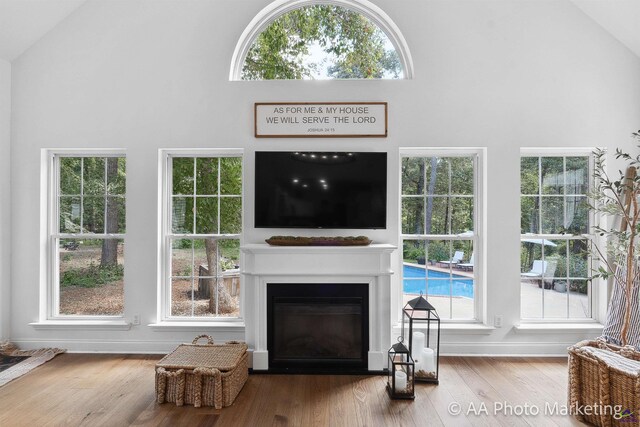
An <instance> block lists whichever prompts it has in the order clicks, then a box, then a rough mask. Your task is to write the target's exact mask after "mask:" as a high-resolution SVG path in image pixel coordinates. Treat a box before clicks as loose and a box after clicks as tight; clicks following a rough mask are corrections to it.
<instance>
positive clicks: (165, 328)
mask: <svg viewBox="0 0 640 427" xmlns="http://www.w3.org/2000/svg"><path fill="white" fill-rule="evenodd" d="M147 326H149V328H150V329H151V330H153V331H156V332H160V331H162V332H174V331H175V332H181V331H194V332H207V331H216V332H244V322H243V321H237V322H229V321H227V322H171V321H168V322H158V323H151V324H149V325H147Z"/></svg>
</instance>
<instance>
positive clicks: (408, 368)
mask: <svg viewBox="0 0 640 427" xmlns="http://www.w3.org/2000/svg"><path fill="white" fill-rule="evenodd" d="M387 368H388V370H389V377H388V378H387V392H388V393H389V396H390V397H391V398H392V399H415V397H416V396H415V393H414V383H415V379H414V372H415V370H414V364H413V359H411V354H410V353H409V349H408V348H407V347H406V346H405V345H404V343H403V342H402V337H398V342H397V343H396V344H394V345H392V346H391V348H390V349H389V360H388V366H387Z"/></svg>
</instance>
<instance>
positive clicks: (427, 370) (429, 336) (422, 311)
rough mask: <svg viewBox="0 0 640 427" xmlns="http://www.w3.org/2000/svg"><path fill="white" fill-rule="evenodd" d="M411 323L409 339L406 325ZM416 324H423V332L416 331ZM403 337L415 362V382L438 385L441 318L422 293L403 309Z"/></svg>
mask: <svg viewBox="0 0 640 427" xmlns="http://www.w3.org/2000/svg"><path fill="white" fill-rule="evenodd" d="M407 320H408V323H409V333H408V337H407V336H406V335H405V323H407ZM414 322H418V323H423V324H425V326H426V329H425V331H424V333H423V332H419V331H414ZM402 337H403V339H404V340H407V341H408V342H409V353H411V358H412V359H413V361H414V362H415V380H416V381H423V382H429V383H435V384H438V370H439V367H440V316H438V313H436V309H435V308H434V307H433V306H432V305H431V304H430V303H429V301H427V300H426V299H425V298H424V297H423V296H422V292H420V296H419V297H417V298H414V299H412V300H411V301H409V302H408V303H407V304H406V305H405V306H404V308H403V309H402Z"/></svg>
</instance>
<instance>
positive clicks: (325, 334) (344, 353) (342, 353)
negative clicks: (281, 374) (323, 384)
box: [267, 283, 369, 371]
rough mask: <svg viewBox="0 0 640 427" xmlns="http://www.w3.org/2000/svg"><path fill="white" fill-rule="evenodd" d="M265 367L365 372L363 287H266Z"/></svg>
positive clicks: (365, 287) (365, 293) (365, 305)
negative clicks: (266, 359)
mask: <svg viewBox="0 0 640 427" xmlns="http://www.w3.org/2000/svg"><path fill="white" fill-rule="evenodd" d="M267 299H268V307H267V317H268V320H267V321H268V333H267V347H268V350H269V367H270V369H273V370H278V369H283V370H285V371H287V370H306V371H314V370H320V371H321V370H329V371H343V370H345V369H346V370H366V368H367V365H366V354H367V351H368V349H369V345H368V344H369V343H368V341H369V340H368V308H369V304H368V285H367V284H351V283H350V284H269V286H268V288H267Z"/></svg>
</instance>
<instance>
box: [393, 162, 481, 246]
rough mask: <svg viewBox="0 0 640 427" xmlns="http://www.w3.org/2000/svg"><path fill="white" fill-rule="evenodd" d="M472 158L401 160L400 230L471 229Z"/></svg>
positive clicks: (445, 231)
mask: <svg viewBox="0 0 640 427" xmlns="http://www.w3.org/2000/svg"><path fill="white" fill-rule="evenodd" d="M473 163H474V162H473V158H472V157H443V158H439V157H427V158H421V157H405V158H403V159H402V170H401V173H402V195H403V197H402V233H403V234H459V233H463V232H465V231H468V230H473V216H474V215H473V196H474V188H473V177H474V172H473V168H474V166H473Z"/></svg>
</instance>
